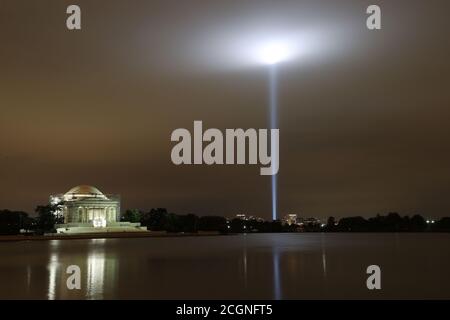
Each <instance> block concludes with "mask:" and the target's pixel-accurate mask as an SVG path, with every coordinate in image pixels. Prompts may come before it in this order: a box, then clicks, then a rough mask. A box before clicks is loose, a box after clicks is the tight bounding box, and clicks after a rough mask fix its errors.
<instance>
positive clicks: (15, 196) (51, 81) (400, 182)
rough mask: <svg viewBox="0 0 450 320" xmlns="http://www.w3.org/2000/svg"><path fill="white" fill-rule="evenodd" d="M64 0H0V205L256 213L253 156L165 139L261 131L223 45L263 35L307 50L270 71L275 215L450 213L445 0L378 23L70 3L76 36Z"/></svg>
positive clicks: (261, 102) (257, 11) (255, 10)
mask: <svg viewBox="0 0 450 320" xmlns="http://www.w3.org/2000/svg"><path fill="white" fill-rule="evenodd" d="M69 4H70V3H69V2H67V1H52V0H42V1H39V2H31V1H26V2H22V1H16V0H4V1H2V2H1V4H0V38H1V39H2V43H1V49H0V70H1V73H0V88H1V94H0V112H1V116H0V209H3V208H5V209H11V210H24V211H27V212H29V213H33V211H34V208H35V207H36V206H37V205H39V204H45V203H46V202H47V201H48V197H49V195H51V194H56V193H64V192H66V191H68V190H69V189H70V188H72V187H74V186H76V185H81V184H88V185H92V186H95V187H97V188H99V189H100V190H101V191H102V192H104V193H111V194H120V195H121V199H122V206H121V207H122V211H124V210H126V209H129V208H130V209H131V208H138V209H142V210H150V209H151V208H152V207H164V208H167V209H168V210H169V211H171V212H176V213H180V214H182V213H189V212H191V213H196V214H199V215H206V214H209V215H226V216H233V215H235V214H237V213H247V214H250V215H256V216H261V217H262V218H264V219H270V217H271V198H270V177H267V176H260V175H259V173H258V170H259V169H258V168H259V166H210V167H208V166H206V165H199V166H175V165H174V164H173V163H172V161H171V159H170V152H171V149H172V147H173V145H174V143H172V142H171V141H170V134H171V132H172V131H173V130H174V129H176V128H188V129H191V130H192V124H193V121H194V120H201V121H203V124H204V126H206V127H208V128H219V129H221V130H223V129H225V128H244V129H245V128H267V104H268V101H267V100H268V90H267V85H268V83H267V70H266V69H265V68H264V67H261V66H259V65H256V64H255V65H252V64H251V63H249V61H248V60H247V57H246V56H245V53H244V51H242V55H241V53H240V51H239V50H241V49H242V50H244V49H246V44H249V45H250V44H251V43H252V42H251V41H250V40H251V39H252V35H255V37H261V35H264V34H271V33H273V34H277V35H279V34H286V35H289V36H291V35H296V34H302V37H301V38H302V39H306V40H305V43H307V45H305V50H304V54H303V55H300V56H299V57H298V58H296V59H293V60H292V61H288V62H286V63H284V64H281V65H280V66H279V75H280V77H279V81H280V82H279V85H278V88H279V103H280V108H279V129H280V162H279V163H280V168H279V174H278V184H279V187H278V212H279V213H280V214H279V215H280V217H282V216H283V215H284V214H286V213H297V214H300V215H302V216H306V217H310V216H311V217H320V218H325V217H327V216H330V215H333V216H336V217H342V216H353V215H361V216H364V217H369V216H373V215H375V214H377V213H380V214H386V213H387V212H391V211H396V212H399V213H400V214H401V215H413V214H422V215H424V216H428V217H436V218H438V217H442V216H449V215H450V201H449V200H448V198H449V197H448V194H449V193H450V148H449V147H448V146H449V145H450V126H449V125H448V119H449V118H450V108H449V106H450V90H449V88H450V62H449V57H450V41H449V39H448V17H447V16H448V12H450V3H449V2H448V1H445V0H436V1H432V2H431V3H430V2H425V1H421V0H399V1H395V2H392V1H382V0H381V1H377V4H378V5H380V6H381V8H382V29H381V30H378V31H370V30H367V28H366V27H365V19H366V17H367V15H366V13H365V9H366V8H367V6H368V5H370V4H372V3H371V2H370V1H359V0H358V1H357V0H343V1H339V2H337V1H334V0H327V1H320V3H319V2H316V1H300V0H295V1H294V0H289V1H284V0H280V1H268V0H263V1H256V0H254V1H247V2H245V3H243V2H242V1H238V0H230V1H220V2H219V1H194V0H186V1H182V2H180V1H143V0H136V1H133V2H132V4H131V3H128V2H123V1H118V0H112V1H108V2H107V3H106V2H97V1H83V0H80V1H77V4H78V5H79V6H80V7H81V10H82V30H80V31H68V30H67V29H66V26H65V19H66V17H67V15H66V13H65V9H66V7H67V5H69ZM248 39H250V40H249V41H247V40H248ZM230 48H231V49H233V50H231V49H230ZM241 58H242V59H241Z"/></svg>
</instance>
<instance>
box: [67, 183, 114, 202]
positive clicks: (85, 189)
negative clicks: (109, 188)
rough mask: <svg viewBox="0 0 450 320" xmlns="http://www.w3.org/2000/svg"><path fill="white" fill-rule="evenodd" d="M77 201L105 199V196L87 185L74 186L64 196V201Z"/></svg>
mask: <svg viewBox="0 0 450 320" xmlns="http://www.w3.org/2000/svg"><path fill="white" fill-rule="evenodd" d="M74 198H76V199H79V198H101V199H106V196H105V195H104V194H103V193H102V192H101V191H100V190H98V189H97V188H96V187H93V186H88V185H80V186H76V187H74V188H72V189H70V190H69V191H67V192H66V193H65V194H64V199H65V200H71V199H74Z"/></svg>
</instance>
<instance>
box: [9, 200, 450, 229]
mask: <svg viewBox="0 0 450 320" xmlns="http://www.w3.org/2000/svg"><path fill="white" fill-rule="evenodd" d="M57 209H58V208H57V207H56V206H52V205H45V206H38V207H37V208H36V210H35V212H36V216H35V217H31V216H29V215H28V213H26V212H23V211H10V210H0V234H3V235H5V234H7V235H14V234H20V233H29V234H43V233H48V232H55V224H58V223H63V220H62V217H60V216H55V214H54V212H55V211H56V210H57ZM121 220H122V221H129V222H139V223H141V225H142V226H146V227H147V229H148V230H151V231H166V232H173V233H181V232H184V233H197V232H201V231H215V232H220V233H250V232H425V231H431V232H450V217H444V218H441V219H440V220H436V221H432V222H431V221H428V222H427V221H426V220H425V219H424V218H423V217H422V216H421V215H414V216H412V217H409V216H400V215H399V214H398V213H389V214H387V215H384V216H383V215H376V216H375V217H372V218H368V219H366V218H364V217H361V216H356V217H345V218H341V219H339V220H337V219H335V218H334V217H329V218H328V221H327V223H326V224H321V223H319V222H314V221H312V222H308V223H302V224H291V225H288V224H286V223H283V222H282V221H280V220H274V221H264V220H261V219H249V220H243V219H240V218H234V219H226V218H225V217H221V216H198V215H195V214H175V213H171V212H168V211H167V209H165V208H153V209H151V210H150V211H139V210H136V209H132V210H127V211H126V212H125V213H124V214H123V215H122V217H121Z"/></svg>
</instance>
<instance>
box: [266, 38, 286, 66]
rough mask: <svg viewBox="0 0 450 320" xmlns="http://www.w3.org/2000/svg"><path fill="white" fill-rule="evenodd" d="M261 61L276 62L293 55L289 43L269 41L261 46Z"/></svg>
mask: <svg viewBox="0 0 450 320" xmlns="http://www.w3.org/2000/svg"><path fill="white" fill-rule="evenodd" d="M258 51H259V57H258V58H259V61H261V63H263V64H276V63H279V62H282V61H284V60H287V59H288V58H289V56H290V55H291V48H289V45H288V44H286V43H282V42H275V41H274V42H269V43H267V44H264V45H263V46H261V48H259V50H258Z"/></svg>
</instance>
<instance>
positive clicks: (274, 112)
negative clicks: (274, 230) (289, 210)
mask: <svg viewBox="0 0 450 320" xmlns="http://www.w3.org/2000/svg"><path fill="white" fill-rule="evenodd" d="M277 93H278V85H277V65H276V64H272V65H270V66H269V119H270V129H277V127H278V94H277ZM272 148H273V146H272ZM271 180H272V181H271V183H272V186H271V191H272V219H273V220H276V219H277V207H278V203H277V201H278V199H277V196H278V195H277V191H278V190H277V174H274V175H272V176H271Z"/></svg>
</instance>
